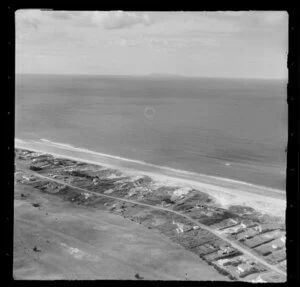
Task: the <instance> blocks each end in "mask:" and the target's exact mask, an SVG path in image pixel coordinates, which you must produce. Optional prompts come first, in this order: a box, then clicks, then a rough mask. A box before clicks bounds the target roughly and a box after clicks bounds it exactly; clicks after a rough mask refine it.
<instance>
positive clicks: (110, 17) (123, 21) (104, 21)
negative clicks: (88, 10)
mask: <svg viewBox="0 0 300 287" xmlns="http://www.w3.org/2000/svg"><path fill="white" fill-rule="evenodd" d="M92 22H93V23H94V24H96V25H99V26H102V27H103V28H105V29H122V28H126V27H131V26H134V25H137V24H143V25H148V24H149V23H150V18H149V16H148V15H147V14H143V15H138V14H136V13H133V12H124V11H108V12H102V11H95V12H94V13H93V15H92Z"/></svg>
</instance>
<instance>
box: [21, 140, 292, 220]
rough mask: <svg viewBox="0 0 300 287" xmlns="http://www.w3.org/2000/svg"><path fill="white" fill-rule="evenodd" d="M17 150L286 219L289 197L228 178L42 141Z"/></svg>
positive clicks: (22, 146) (273, 190)
mask: <svg viewBox="0 0 300 287" xmlns="http://www.w3.org/2000/svg"><path fill="white" fill-rule="evenodd" d="M16 147H19V148H24V149H30V150H34V151H39V152H48V153H51V154H53V155H56V156H60V157H65V158H70V159H73V160H79V161H82V162H87V163H92V164H101V165H105V166H108V167H113V168H117V169H120V170H121V171H125V172H128V173H134V174H147V175H149V176H151V177H152V178H153V179H155V180H158V181H161V182H162V183H164V184H169V185H181V186H189V187H193V188H197V189H200V190H201V191H203V192H206V193H208V194H210V195H211V196H213V197H214V198H215V199H216V201H217V202H218V203H219V204H220V205H221V206H223V207H227V206H230V205H233V204H237V205H247V206H250V207H253V208H254V209H256V210H257V211H259V212H262V213H267V214H269V215H272V216H278V217H281V218H284V216H285V209H286V195H285V192H284V191H281V190H277V189H271V188H267V187H263V186H256V185H252V184H248V183H245V182H239V181H233V180H230V179H226V178H224V179H223V178H219V177H212V176H207V175H202V174H190V173H184V172H181V171H176V170H170V169H164V168H160V167H157V166H152V165H145V164H142V163H138V162H136V161H126V160H122V159H118V158H114V157H110V156H105V155H102V154H98V153H90V152H84V151H80V150H76V149H70V148H69V147H67V146H66V147H63V146H53V145H50V144H48V143H43V142H30V143H27V142H22V141H16Z"/></svg>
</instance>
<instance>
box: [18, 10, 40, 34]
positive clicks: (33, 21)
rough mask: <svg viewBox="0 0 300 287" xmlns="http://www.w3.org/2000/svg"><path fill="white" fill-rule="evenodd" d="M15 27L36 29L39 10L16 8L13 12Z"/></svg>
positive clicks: (38, 23) (38, 21) (38, 20)
mask: <svg viewBox="0 0 300 287" xmlns="http://www.w3.org/2000/svg"><path fill="white" fill-rule="evenodd" d="M15 19H16V28H17V29H20V28H33V29H37V28H38V27H39V25H40V24H41V20H40V11H39V10H18V11H16V13H15Z"/></svg>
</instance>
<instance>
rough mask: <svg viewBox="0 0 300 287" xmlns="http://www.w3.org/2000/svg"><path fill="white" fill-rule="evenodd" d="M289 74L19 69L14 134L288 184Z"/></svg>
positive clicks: (235, 177)
mask: <svg viewBox="0 0 300 287" xmlns="http://www.w3.org/2000/svg"><path fill="white" fill-rule="evenodd" d="M286 84H287V83H286V81H284V80H282V81H279V80H249V79H208V78H207V79H206V78H186V77H163V76H160V77H159V76H157V77H155V76H149V77H146V76H141V77H134V76H87V75H86V76H81V75H24V74H23V75H21V74H18V75H16V93H15V113H16V116H15V138H17V139H20V140H23V141H39V142H43V143H44V144H49V145H51V144H55V143H56V144H58V145H62V146H64V147H65V148H68V147H70V149H72V148H80V149H85V150H90V151H93V152H98V153H101V154H108V155H110V156H111V157H116V158H122V159H124V160H126V159H128V160H132V161H138V162H139V163H144V164H145V165H147V164H148V165H155V166H161V167H163V168H166V169H168V168H169V169H176V170H181V171H183V172H186V173H188V172H191V173H199V174H207V175H212V176H217V177H222V178H227V179H233V180H238V181H243V182H247V183H251V184H255V185H261V186H266V187H271V188H276V189H280V190H285V179H286V175H285V169H286V153H285V147H286V146H287V101H286V97H287V94H286Z"/></svg>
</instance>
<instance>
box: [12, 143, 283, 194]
mask: <svg viewBox="0 0 300 287" xmlns="http://www.w3.org/2000/svg"><path fill="white" fill-rule="evenodd" d="M15 140H19V141H20V143H26V141H24V140H20V139H15ZM34 142H35V143H37V144H43V145H45V146H52V147H57V148H60V149H64V150H68V151H74V152H83V153H87V154H91V155H95V156H101V157H105V158H110V159H115V160H119V161H123V162H130V163H135V164H139V165H143V166H149V167H153V168H156V169H161V170H164V171H169V172H176V173H180V174H183V175H188V176H202V177H206V178H207V179H214V180H220V181H223V182H228V183H232V184H242V185H245V186H250V187H257V188H264V189H266V190H269V191H272V192H277V193H281V194H282V193H284V191H283V190H280V189H275V188H269V187H266V186H258V185H255V184H252V183H248V182H244V181H239V180H234V179H229V178H224V177H218V176H212V175H206V174H200V173H196V172H192V171H186V170H181V169H175V168H171V167H168V166H160V165H155V164H151V163H147V162H145V161H141V160H135V159H129V158H125V157H121V156H116V155H111V154H104V153H100V152H95V151H92V150H89V149H86V148H81V147H75V146H73V145H71V144H67V143H59V142H54V141H51V140H48V139H40V140H39V141H34Z"/></svg>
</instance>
